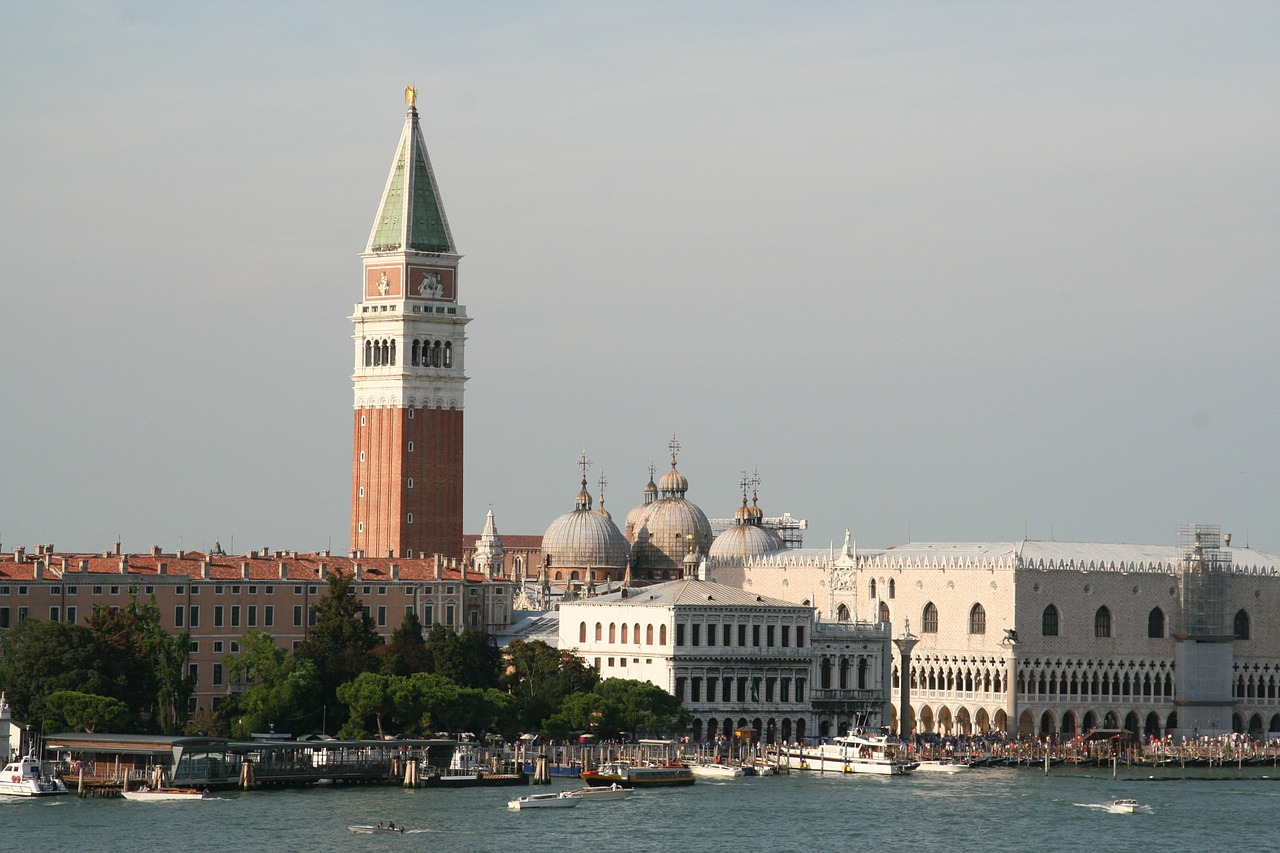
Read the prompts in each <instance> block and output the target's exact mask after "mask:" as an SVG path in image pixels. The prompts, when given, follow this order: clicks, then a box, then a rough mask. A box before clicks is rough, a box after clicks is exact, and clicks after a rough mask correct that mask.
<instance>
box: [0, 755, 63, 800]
mask: <svg viewBox="0 0 1280 853" xmlns="http://www.w3.org/2000/svg"><path fill="white" fill-rule="evenodd" d="M65 793H67V783H66V782H63V781H62V778H61V777H59V776H56V775H54V774H53V773H50V772H48V771H47V770H46V768H45V766H44V764H43V763H42V762H41V761H40V759H38V758H36V757H35V756H34V755H28V756H26V757H25V758H20V759H18V760H17V761H11V762H9V763H8V764H6V765H5V766H4V770H3V771H0V794H8V795H9V796H11V797H48V796H52V795H55V794H65Z"/></svg>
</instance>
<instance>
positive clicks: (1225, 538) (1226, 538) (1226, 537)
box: [1222, 533, 1231, 548]
mask: <svg viewBox="0 0 1280 853" xmlns="http://www.w3.org/2000/svg"><path fill="white" fill-rule="evenodd" d="M1222 541H1223V542H1224V543H1226V546H1227V547H1228V548H1230V547H1231V534H1230V533H1224V534H1222Z"/></svg>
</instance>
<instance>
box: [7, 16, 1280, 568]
mask: <svg viewBox="0 0 1280 853" xmlns="http://www.w3.org/2000/svg"><path fill="white" fill-rule="evenodd" d="M409 82H413V83H416V85H417V87H418V91H419V97H418V106H419V110H420V112H421V114H422V121H423V127H424V130H425V132H426V136H427V142H428V146H429V148H430V152H431V156H432V160H433V163H434V166H435V170H436V174H437V177H438V179H439V182H440V187H441V193H442V196H443V199H444V204H445V208H446V210H447V213H448V216H449V220H450V224H451V226H452V229H453V234H454V238H455V240H456V242H457V244H458V247H459V250H460V251H461V252H463V253H464V254H465V258H464V260H463V262H462V272H461V277H460V291H461V301H462V302H463V303H464V304H465V305H466V306H467V308H468V312H469V313H470V315H471V316H472V317H473V318H474V319H473V321H472V323H471V324H470V325H469V326H468V341H467V348H466V364H467V373H468V375H469V376H470V377H471V378H470V381H469V382H468V384H467V392H466V527H467V530H468V531H471V532H478V531H479V530H480V528H481V526H482V524H483V521H484V515H485V512H486V510H487V509H488V507H489V505H490V504H492V506H493V508H494V511H495V515H496V518H497V522H498V529H499V531H500V532H501V533H510V534H514V533H541V532H542V531H543V530H544V529H545V528H546V526H547V524H548V523H549V522H550V521H551V520H552V519H553V518H554V517H555V516H556V515H558V514H560V513H562V512H565V511H567V510H569V509H572V507H573V498H574V495H575V494H576V493H577V490H578V482H577V480H578V476H579V475H578V469H577V468H576V467H575V460H576V458H577V456H578V454H579V453H580V452H581V451H582V449H583V447H584V446H585V447H586V450H587V453H588V455H589V456H590V457H591V458H592V460H594V463H595V465H594V466H593V468H592V470H591V472H590V475H589V476H590V479H591V483H592V485H591V490H592V492H593V493H595V492H597V487H596V485H595V483H596V479H597V478H598V476H599V474H600V471H601V469H602V468H603V470H604V472H605V473H606V475H607V477H608V480H609V486H608V490H607V494H606V497H607V506H608V508H609V509H610V510H611V511H612V513H613V515H614V518H615V520H617V521H619V522H621V520H622V518H623V516H624V515H625V514H626V512H627V510H628V509H630V508H631V507H632V506H634V505H635V504H637V503H639V502H640V500H641V490H642V488H643V486H644V483H645V481H646V480H647V479H648V472H647V468H648V465H649V462H650V460H653V461H654V463H656V464H657V465H658V466H659V471H661V470H663V469H664V468H665V466H666V464H667V462H666V455H667V453H666V444H667V442H668V440H669V439H670V436H671V433H672V432H673V431H674V432H676V433H677V434H678V437H679V440H680V443H681V445H682V446H683V450H682V452H681V455H680V466H679V467H680V470H681V472H682V473H683V474H685V475H686V476H687V477H688V478H689V480H690V484H691V485H690V491H689V497H690V499H692V500H694V501H696V502H697V503H699V504H700V505H701V506H702V507H703V509H704V510H705V511H706V512H707V514H708V515H710V516H713V517H715V516H729V515H731V514H732V512H733V510H734V508H735V507H736V506H737V504H738V502H739V500H740V493H739V491H738V486H737V483H738V481H739V479H740V477H741V471H742V470H744V469H746V470H756V469H758V470H759V474H760V478H761V480H762V483H761V487H760V504H761V507H762V508H763V509H764V510H765V512H766V514H770V515H772V514H779V513H782V512H784V511H787V512H791V513H792V514H793V515H796V516H800V517H804V518H808V519H809V520H810V529H809V531H808V534H807V537H806V544H808V545H813V546H826V545H827V544H828V543H830V542H831V541H833V540H834V541H835V542H837V543H839V542H840V540H841V539H842V538H843V535H844V529H845V528H846V527H847V528H850V529H851V531H852V535H853V536H854V538H855V539H856V540H857V541H858V543H859V544H860V545H866V546H886V545H892V544H895V543H900V542H903V541H905V540H907V539H908V538H911V539H914V540H947V539H956V540H1009V539H1018V538H1022V537H1023V536H1024V534H1025V535H1028V536H1030V537H1031V538H1039V539H1048V538H1051V537H1052V538H1058V539H1071V540H1084V541H1131V542H1142V543H1170V544H1172V543H1173V542H1174V541H1175V530H1176V528H1177V526H1178V525H1179V524H1183V523H1187V522H1202V523H1214V524H1221V525H1222V528H1223V530H1224V531H1230V532H1232V533H1234V534H1235V542H1236V543H1238V544H1244V542H1245V540H1249V541H1250V542H1251V543H1252V544H1253V545H1254V546H1255V547H1259V548H1263V549H1265V550H1270V551H1277V550H1280V453H1278V452H1277V451H1278V447H1277V445H1278V444H1280V441H1278V439H1280V400H1278V394H1277V387H1278V385H1280V335H1278V334H1277V325H1278V323H1277V321H1278V320H1280V153H1278V152H1280V4H1277V3H1274V2H1259V3H1231V2H1214V3H1204V2H1190V3H1176V2H1150V3H1123V2H1121V3H1115V2H1101V3H1085V2H1071V3H1060V4H1049V3H1025V2H1008V3H980V2H969V3H939V4H934V3H857V2H847V3H796V2H790V3H747V2H728V3H697V4H692V3H690V4H684V3H570V2H565V3H546V4H529V3H509V4H499V3H458V4H443V3H425V2H407V3H362V4H358V5H357V4H346V3H324V4H314V5H312V4H302V3H298V4H286V3H267V4H262V3H243V4H241V3H222V2H219V3H200V4H194V3H169V2H164V3H160V2H156V3H150V2H140V3H112V2H84V3H77V2H56V0H55V1H54V2H42V3H39V4H36V3H28V4H16V3H9V4H6V5H5V7H4V10H3V11H0V198H2V199H3V205H2V206H0V217H2V218H0V284H2V285H3V294H4V296H5V310H4V311H3V312H0V357H2V358H3V374H0V392H2V393H0V542H2V543H3V547H4V548H5V549H12V548H13V547H15V546H17V545H24V546H27V547H30V546H33V545H35V544H38V543H53V544H54V545H55V546H56V547H57V548H59V549H60V550H73V549H84V550H100V549H103V548H106V547H109V544H110V543H111V542H112V541H114V540H115V539H116V537H117V536H120V537H122V538H123V544H124V547H125V548H126V549H127V550H132V551H137V550H143V549H145V548H147V547H148V546H150V545H152V544H159V545H161V546H163V547H164V548H165V549H166V550H171V549H174V548H179V547H184V548H187V549H204V548H207V547H209V546H210V545H212V544H213V541H214V540H215V538H220V539H221V541H222V544H223V546H224V547H226V548H228V550H230V549H231V548H232V547H234V549H235V550H236V551H244V550H246V549H249V548H254V547H270V548H296V549H300V550H312V549H319V548H325V547H332V548H333V549H334V550H335V551H345V549H346V548H347V545H348V535H349V525H350V488H351V462H350V459H351V428H352V418H351V406H352V392H351V378H350V377H351V372H352V366H353V363H352V352H353V348H352V344H351V339H350V335H351V330H352V329H351V324H350V322H349V320H348V319H347V318H348V316H349V315H350V314H351V311H352V307H353V305H354V304H355V303H356V301H357V300H358V299H359V296H360V289H361V277H360V259H359V257H358V254H359V252H360V251H361V250H362V249H363V248H364V245H365V241H366V240H367V238H368V234H369V229H370V227H371V225H372V223H373V218H374V215H375V213H376V207H377V203H378V200H379V196H380V193H381V190H382V187H383V184H384V181H385V180H386V175H387V171H388V169H389V167H390V165H391V159H392V155H393V154H394V149H395V144H396V141H397V139H398V137H399V134H400V130H401V127H402V123H403V116H404V103H403V100H402V95H401V93H402V90H403V87H404V85H405V84H406V83H409Z"/></svg>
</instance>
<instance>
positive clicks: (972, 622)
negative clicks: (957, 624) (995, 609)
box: [969, 604, 987, 634]
mask: <svg viewBox="0 0 1280 853" xmlns="http://www.w3.org/2000/svg"><path fill="white" fill-rule="evenodd" d="M969 633H970V634H985V633H987V611H985V610H983V609H982V605H981V604H975V605H973V607H972V608H970V609H969Z"/></svg>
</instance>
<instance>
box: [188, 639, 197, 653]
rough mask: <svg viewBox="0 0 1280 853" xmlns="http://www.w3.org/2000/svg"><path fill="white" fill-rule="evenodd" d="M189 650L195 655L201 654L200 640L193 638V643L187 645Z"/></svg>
mask: <svg viewBox="0 0 1280 853" xmlns="http://www.w3.org/2000/svg"><path fill="white" fill-rule="evenodd" d="M187 651H189V652H191V654H193V655H197V654H200V641H199V640H192V641H191V645H190V646H188V647H187Z"/></svg>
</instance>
